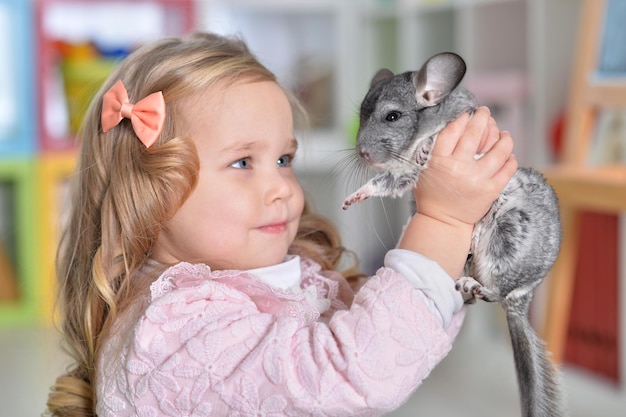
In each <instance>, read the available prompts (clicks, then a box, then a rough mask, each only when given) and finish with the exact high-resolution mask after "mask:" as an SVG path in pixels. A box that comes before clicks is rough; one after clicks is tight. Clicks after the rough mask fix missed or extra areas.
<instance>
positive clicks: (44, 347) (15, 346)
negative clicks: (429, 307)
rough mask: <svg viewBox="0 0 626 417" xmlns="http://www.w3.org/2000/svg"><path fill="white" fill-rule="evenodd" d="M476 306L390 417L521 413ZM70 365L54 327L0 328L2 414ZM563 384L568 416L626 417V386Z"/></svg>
mask: <svg viewBox="0 0 626 417" xmlns="http://www.w3.org/2000/svg"><path fill="white" fill-rule="evenodd" d="M472 308H473V309H474V311H471V312H470V314H469V315H468V318H467V321H466V323H465V326H464V328H463V331H462V333H461V334H460V335H459V338H458V339H457V342H456V344H455V347H454V349H453V350H452V352H451V353H450V355H448V357H447V358H446V359H445V360H444V361H443V362H442V363H441V364H440V365H439V366H438V367H437V368H436V369H435V370H434V371H433V373H432V374H431V376H430V377H429V378H428V379H426V380H425V381H424V383H423V384H422V386H421V387H420V388H419V389H418V390H417V392H416V393H415V394H414V395H413V396H412V397H411V398H410V399H409V401H408V402H407V403H406V404H405V405H404V406H403V407H401V408H400V409H398V410H397V411H396V412H394V413H392V414H391V416H394V417H409V416H410V417H416V416H437V417H453V416H454V417H459V416H462V417H491V416H493V417H519V416H520V411H519V401H518V397H517V385H516V380H515V374H514V370H513V362H512V355H511V352H510V347H509V345H508V340H507V339H506V337H505V332H504V331H502V325H501V323H500V324H498V323H496V324H495V325H494V322H498V320H500V318H499V316H497V314H494V313H493V311H494V310H493V308H494V306H489V305H486V304H484V307H479V306H478V305H476V306H473V307H472ZM481 309H482V310H481ZM488 309H489V310H488ZM489 322H491V323H489ZM485 323H487V324H485ZM65 364H66V359H65V358H64V357H63V355H62V353H60V350H59V348H58V339H57V336H56V335H55V333H54V332H52V331H51V330H42V329H38V328H20V329H19V330H17V329H12V330H7V329H0V416H2V417H22V416H24V417H26V416H39V415H41V413H42V411H43V408H44V404H45V401H46V396H47V391H48V387H49V386H50V385H51V384H52V382H53V381H54V379H55V377H56V376H57V375H58V374H60V373H61V372H62V371H63V369H64V367H65ZM563 385H564V389H565V393H566V396H567V408H568V410H569V414H568V415H569V416H570V417H592V416H593V417H596V416H598V417H623V416H625V415H626V387H621V388H620V387H616V386H614V385H612V384H610V383H608V382H607V381H605V380H603V379H602V378H598V377H596V376H594V375H591V374H589V373H587V372H585V371H582V370H580V369H575V368H572V367H569V366H566V367H564V369H563Z"/></svg>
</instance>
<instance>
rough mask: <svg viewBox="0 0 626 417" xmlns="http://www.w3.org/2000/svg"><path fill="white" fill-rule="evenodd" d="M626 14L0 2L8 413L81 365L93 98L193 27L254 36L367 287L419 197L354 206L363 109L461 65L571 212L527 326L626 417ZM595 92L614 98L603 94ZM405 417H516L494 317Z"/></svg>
mask: <svg viewBox="0 0 626 417" xmlns="http://www.w3.org/2000/svg"><path fill="white" fill-rule="evenodd" d="M625 6H626V1H623V0H607V1H602V0H341V1H338V0H229V1H227V0H132V1H131V0H128V1H121V0H114V1H105V0H0V415H1V416H32V415H39V414H40V413H41V412H42V411H43V409H44V405H45V401H46V397H47V390H48V387H49V386H50V385H51V384H52V383H53V382H54V379H55V378H56V376H57V375H58V374H60V373H61V372H62V371H63V369H64V367H65V366H66V364H67V358H66V357H65V356H64V355H63V353H62V351H61V349H60V348H59V338H58V335H57V333H56V330H55V328H54V323H53V322H54V317H53V313H52V307H53V302H54V290H55V279H54V256H55V250H56V244H57V240H58V234H59V232H58V231H59V227H60V225H61V224H63V222H64V215H65V213H66V211H67V201H68V197H67V193H68V191H67V188H68V187H67V183H68V179H70V178H71V176H72V175H73V174H72V173H73V169H74V165H75V160H76V142H75V138H74V137H75V133H76V131H77V129H78V126H79V125H80V123H81V120H82V115H83V112H84V110H85V109H86V107H87V105H88V103H89V101H90V99H91V95H92V94H93V93H94V91H95V90H96V89H97V88H98V87H99V85H100V83H101V82H102V81H103V79H104V78H105V77H106V76H107V74H108V73H109V72H110V71H111V69H112V68H113V67H114V66H115V65H116V63H117V62H118V61H119V60H120V59H122V58H123V57H124V56H126V55H127V54H128V53H129V52H131V51H132V50H133V49H135V48H136V47H137V46H138V45H141V44H143V43H145V42H148V41H151V40H154V39H158V38H160V37H164V36H170V35H180V34H183V33H187V32H190V31H192V30H198V29H202V30H211V31H216V32H219V33H222V34H235V35H239V36H242V37H243V38H244V39H245V40H246V41H247V42H248V44H249V46H250V47H251V49H252V50H253V51H254V52H255V53H256V54H257V55H258V57H259V58H260V59H261V61H262V62H263V63H265V64H266V65H267V66H268V67H269V68H270V69H271V70H272V71H274V72H275V73H276V75H277V76H278V78H279V80H280V82H281V83H282V84H283V85H285V86H286V87H288V88H289V89H291V90H292V91H294V92H295V94H296V95H297V96H298V97H299V98H300V99H301V100H302V102H303V103H304V105H305V107H306V108H307V110H308V111H309V113H310V115H311V120H312V125H311V128H310V129H307V130H306V131H302V132H300V133H299V141H300V145H301V150H302V152H301V153H300V155H299V157H298V159H297V161H296V169H297V171H298V173H299V176H300V179H301V182H302V184H303V186H304V188H305V190H306V192H307V193H308V195H309V198H310V199H311V201H312V202H313V205H314V207H315V208H316V209H317V210H318V211H320V212H322V213H323V214H325V215H327V216H328V217H330V218H332V219H333V220H334V221H335V223H336V224H337V225H338V227H339V230H340V232H341V233H342V236H343V239H344V244H345V245H346V246H347V247H349V248H351V249H353V250H354V251H355V252H356V253H357V254H358V256H359V257H360V259H361V267H362V269H363V270H364V271H366V272H369V273H373V272H374V271H375V270H376V269H377V268H378V267H379V266H380V265H381V264H382V259H383V256H384V254H385V252H386V251H387V250H388V249H390V248H392V247H393V246H394V245H395V242H396V241H397V239H398V238H399V236H400V232H401V227H402V225H403V224H404V223H405V221H406V219H407V216H408V215H409V211H408V203H407V201H406V200H405V199H400V200H389V199H387V200H381V199H372V200H371V201H370V200H368V201H367V202H364V203H362V204H358V205H356V206H353V207H351V208H350V210H348V211H343V210H341V204H342V202H343V199H344V197H345V196H347V195H348V194H349V193H351V192H352V191H354V190H355V189H356V188H358V187H359V186H360V185H361V184H362V183H363V182H364V181H365V179H366V178H365V177H364V176H363V175H362V174H358V175H357V173H356V168H355V166H354V165H351V164H350V163H349V159H350V149H351V148H352V147H353V144H354V138H355V133H356V129H357V128H358V107H359V104H360V101H361V99H362V97H363V95H364V94H365V92H366V91H367V88H368V86H369V81H370V79H371V77H372V76H373V74H374V73H375V72H376V70H377V69H379V68H382V67H387V68H390V69H392V70H393V71H395V72H401V71H407V70H416V69H418V68H419V67H420V66H421V64H422V63H423V62H424V61H425V60H426V59H427V58H428V57H429V56H431V55H433V54H435V53H438V52H443V51H453V52H456V53H459V54H460V55H461V56H462V57H463V58H464V59H465V60H466V62H467V65H468V71H467V75H466V77H465V79H464V81H463V85H464V86H465V87H467V88H469V89H471V90H472V91H473V92H474V93H475V95H476V97H477V99H478V101H479V102H480V103H481V104H485V105H488V106H489V107H490V108H491V110H492V113H493V114H494V116H495V118H496V120H497V121H498V124H499V126H500V128H501V129H506V130H509V131H511V132H512V134H513V137H514V138H515V141H516V150H515V153H516V155H517V157H518V160H519V161H520V164H521V165H531V166H534V167H536V168H539V169H545V172H546V176H547V177H548V179H549V180H550V181H551V183H553V184H554V186H555V188H556V189H557V193H558V194H559V197H560V198H561V201H562V205H563V207H564V226H566V230H565V234H564V246H563V252H562V258H560V259H559V263H558V264H557V265H558V266H557V267H555V271H554V274H553V275H554V276H552V275H551V276H550V277H549V278H548V279H547V280H546V283H545V284H544V285H542V286H541V288H540V290H539V291H538V294H537V295H536V299H535V301H534V304H533V309H532V314H531V317H532V320H533V324H534V325H535V327H536V328H537V330H538V331H539V332H540V334H542V335H544V336H545V338H546V339H547V340H548V342H549V347H550V348H551V350H553V352H554V358H555V360H556V361H557V362H559V363H561V364H562V366H563V379H564V387H565V391H566V394H567V404H568V408H569V409H570V415H571V416H576V417H582V416H607V417H611V416H624V415H626V388H625V387H624V377H625V375H626V365H625V363H626V343H625V341H626V308H625V307H624V306H625V305H626V289H625V287H626V285H624V283H626V273H625V272H624V271H625V270H624V262H623V261H622V260H623V259H626V257H624V256H622V255H623V254H624V245H622V242H624V236H626V234H625V233H624V232H625V231H626V228H625V227H624V226H623V224H624V222H623V221H621V213H622V212H623V211H624V210H625V209H626V197H625V196H624V195H625V191H624V190H625V189H626V174H624V173H623V171H622V168H621V166H620V165H621V164H622V163H624V162H625V161H626V119H625V113H624V108H625V107H626V90H625V89H624V85H626V25H624V24H623V22H626V7H625ZM594 16H595V19H596V20H593V19H594ZM594 22H595V23H594ZM593 83H599V84H598V85H600V84H601V85H600V87H602V88H603V89H602V90H598V91H599V92H597V94H595V93H593V92H595V91H596V90H593V91H592V90H590V89H588V87H589V85H590V84H593ZM594 85H595V84H594ZM590 91H591V92H592V93H593V94H592V93H590ZM589 97H592V99H589ZM575 111H579V113H576V112H575ZM590 115H593V121H594V123H591V122H590V120H591V118H590ZM579 116H580V117H579ZM581 121H585V123H586V124H585V125H584V126H581V125H579V124H576V123H578V122H581ZM576 134H578V136H581V135H583V134H584V138H583V139H579V138H578V136H576ZM581 140H582V142H580V141H581ZM580 143H583V145H581V144H580ZM604 166H610V167H612V168H611V169H613V168H615V170H614V171H611V174H610V175H609V176H608V177H607V176H601V177H600V178H599V179H598V178H597V175H596V170H593V171H590V169H591V168H590V167H592V168H594V167H604ZM562 167H565V168H566V169H565V171H562V170H560V168H562ZM562 172H566V174H562ZM602 172H604V171H602ZM603 175H604V174H603ZM585 187H586V188H585ZM599 190H601V191H602V192H600V191H599ZM393 415H395V416H403V415H406V416H409V415H411V416H413V415H432V416H435V415H436V416H440V417H446V416H459V415H463V416H464V417H472V416H500V417H506V416H518V415H520V411H519V402H518V398H517V387H516V380H515V376H514V371H513V362H512V354H511V350H510V345H509V342H508V335H507V329H506V323H505V319H504V316H503V313H502V311H501V309H500V308H499V307H498V306H496V305H487V304H486V303H482V304H479V305H476V306H472V307H471V308H470V311H469V314H468V318H467V322H466V326H465V327H464V329H463V330H462V333H461V335H460V336H459V339H458V342H457V343H456V345H455V348H454V349H453V351H452V353H451V354H450V355H449V357H448V358H446V359H445V360H444V362H443V363H442V364H441V365H440V366H439V367H438V368H437V369H436V370H435V371H434V372H433V374H432V375H431V377H429V378H428V379H427V380H426V381H425V382H424V384H423V385H422V387H420V389H419V390H418V391H417V393H416V394H415V395H414V396H413V397H412V398H411V400H410V401H409V402H408V403H407V404H406V405H405V406H404V407H403V408H402V409H400V410H398V411H397V412H396V413H394V414H393Z"/></svg>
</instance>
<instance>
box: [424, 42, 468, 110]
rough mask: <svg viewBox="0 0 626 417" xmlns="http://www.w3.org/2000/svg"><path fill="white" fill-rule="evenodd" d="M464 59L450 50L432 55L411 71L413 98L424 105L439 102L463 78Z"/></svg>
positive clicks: (427, 105) (428, 105)
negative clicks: (413, 87) (418, 67)
mask: <svg viewBox="0 0 626 417" xmlns="http://www.w3.org/2000/svg"><path fill="white" fill-rule="evenodd" d="M465 68H466V67H465V61H463V58H461V57H460V56H458V55H457V54H455V53H452V52H444V53H441V54H437V55H435V56H432V57H431V58H429V59H428V61H426V63H425V64H424V65H422V68H420V69H419V71H416V72H414V73H413V85H414V86H415V98H416V99H417V102H418V103H419V104H420V105H421V106H424V107H430V106H434V105H436V104H439V103H440V102H441V100H443V99H444V98H445V97H446V96H447V95H448V94H449V93H450V92H451V91H452V90H454V89H455V88H456V86H457V85H459V83H460V82H461V80H462V79H463V76H464V75H465Z"/></svg>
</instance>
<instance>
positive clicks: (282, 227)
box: [259, 223, 287, 234]
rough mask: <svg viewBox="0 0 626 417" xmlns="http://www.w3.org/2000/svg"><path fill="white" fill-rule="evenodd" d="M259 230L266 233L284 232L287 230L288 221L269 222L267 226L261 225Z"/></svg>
mask: <svg viewBox="0 0 626 417" xmlns="http://www.w3.org/2000/svg"><path fill="white" fill-rule="evenodd" d="M259 230H260V231H261V232H264V233H274V234H279V233H284V232H285V231H286V230H287V223H275V224H268V225H267V226H261V227H259Z"/></svg>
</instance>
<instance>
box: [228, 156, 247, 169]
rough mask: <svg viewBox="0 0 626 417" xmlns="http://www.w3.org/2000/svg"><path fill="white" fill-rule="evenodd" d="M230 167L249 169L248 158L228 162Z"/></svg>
mask: <svg viewBox="0 0 626 417" xmlns="http://www.w3.org/2000/svg"><path fill="white" fill-rule="evenodd" d="M230 166H231V167H233V168H239V169H249V168H250V158H241V159H239V160H237V161H235V162H233V163H232V164H230Z"/></svg>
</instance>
